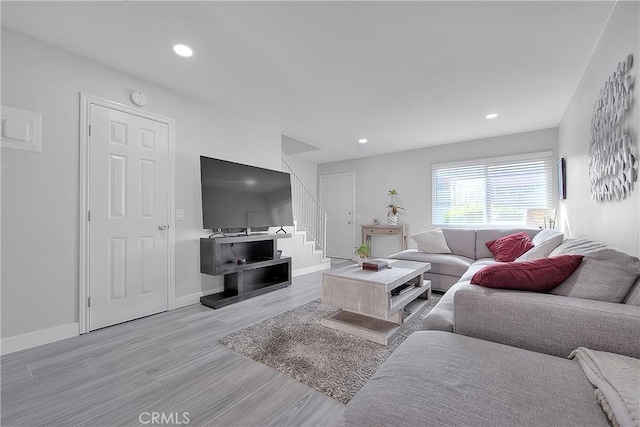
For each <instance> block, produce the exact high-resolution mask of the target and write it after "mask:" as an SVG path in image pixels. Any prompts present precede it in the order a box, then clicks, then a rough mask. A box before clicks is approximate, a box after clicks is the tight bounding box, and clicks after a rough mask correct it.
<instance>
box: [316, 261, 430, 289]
mask: <svg viewBox="0 0 640 427" xmlns="http://www.w3.org/2000/svg"><path fill="white" fill-rule="evenodd" d="M376 259H382V260H384V261H387V263H389V267H391V268H385V269H383V270H379V271H371V270H364V269H363V268H362V267H361V266H360V265H350V266H348V267H344V268H340V269H338V270H334V271H329V272H327V273H324V276H331V277H340V278H344V279H351V280H355V281H358V282H366V283H371V284H373V285H378V286H384V287H385V290H386V291H390V290H391V289H394V288H396V287H398V286H400V285H402V284H403V283H405V282H407V281H408V280H410V279H412V278H414V277H416V275H418V274H422V273H424V272H425V271H429V269H430V268H431V264H429V263H428V262H418V261H405V260H399V259H385V258H376Z"/></svg>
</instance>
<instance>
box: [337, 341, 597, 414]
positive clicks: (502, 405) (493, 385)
mask: <svg viewBox="0 0 640 427" xmlns="http://www.w3.org/2000/svg"><path fill="white" fill-rule="evenodd" d="M336 424H337V425H342V426H367V427H370V426H445V425H446V426H465V427H466V426H510V427H511V426H523V425H526V426H545V427H546V426H551V425H575V426H608V425H609V423H608V421H607V418H606V416H605V415H604V413H603V412H602V410H601V409H600V406H599V405H598V403H597V401H596V398H595V396H594V394H593V387H592V386H591V383H589V381H588V380H587V377H586V376H585V375H584V373H583V371H582V369H581V368H580V365H579V364H578V363H577V362H575V361H572V360H567V359H563V358H559V357H554V356H549V355H546V354H540V353H534V352H530V351H527V350H522V349H518V348H515V347H508V346H505V345H502V344H496V343H492V342H488V341H481V340H478V339H474V338H469V337H465V336H460V335H455V334H448V333H443V332H436V331H429V332H415V333H414V334H412V335H411V336H410V337H409V338H407V340H406V341H405V342H404V343H403V344H402V345H401V346H400V347H398V349H397V350H396V351H395V352H394V353H393V354H392V355H391V357H390V358H389V359H388V360H387V361H386V362H385V363H384V365H383V366H382V367H381V368H380V369H379V370H378V372H376V374H375V375H374V376H373V378H372V379H371V380H369V381H368V382H367V383H366V384H365V385H364V387H363V388H362V389H361V390H360V391H359V392H358V393H357V394H356V395H355V397H354V398H353V399H352V400H351V402H349V404H347V406H346V407H345V409H344V412H343V413H342V414H341V416H340V418H339V419H338V420H337V422H336Z"/></svg>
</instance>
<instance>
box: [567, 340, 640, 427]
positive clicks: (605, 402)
mask: <svg viewBox="0 0 640 427" xmlns="http://www.w3.org/2000/svg"><path fill="white" fill-rule="evenodd" d="M569 359H575V360H577V361H578V362H579V363H580V366H582V369H583V370H584V373H585V374H586V375H587V378H588V379H589V381H591V384H593V385H594V387H596V390H595V394H596V398H597V399H598V402H599V403H600V405H601V406H602V409H603V410H604V412H605V413H606V414H607V416H608V417H609V420H610V421H611V423H612V424H613V425H614V426H622V427H627V426H629V427H638V426H639V424H640V360H639V359H634V358H633V357H628V356H622V355H619V354H614V353H607V352H605V351H594V350H589V349H588V348H584V347H578V349H576V350H574V351H572V352H571V354H570V355H569Z"/></svg>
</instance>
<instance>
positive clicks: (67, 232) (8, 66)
mask: <svg viewBox="0 0 640 427" xmlns="http://www.w3.org/2000/svg"><path fill="white" fill-rule="evenodd" d="M133 90H142V91H143V92H145V93H146V95H147V97H148V99H149V103H148V105H147V107H145V110H148V111H150V112H153V113H157V114H161V115H164V116H167V117H171V118H173V119H175V121H176V209H184V210H185V213H186V215H185V216H186V219H185V221H183V222H177V223H176V251H175V254H176V271H175V276H176V296H185V295H190V294H195V293H198V292H201V291H204V292H210V291H211V290H216V289H218V288H219V286H220V281H219V279H218V278H214V277H211V276H205V275H201V274H200V272H199V271H200V267H199V244H198V239H199V238H200V237H202V236H204V235H205V233H204V230H203V229H202V217H201V201H200V175H199V170H200V168H199V155H201V154H203V155H206V156H210V157H218V158H223V159H227V160H233V161H237V162H242V163H248V164H252V165H256V166H261V167H267V168H272V169H277V170H280V167H281V162H280V132H279V129H273V128H271V127H270V126H266V125H261V124H259V123H256V122H255V121H252V120H248V119H247V118H245V117H241V116H239V115H236V114H233V113H232V112H230V111H226V110H224V109H221V108H217V107H215V106H211V105H208V104H205V103H202V102H200V101H198V100H196V99H194V98H190V97H187V96H183V95H180V94H177V93H175V92H173V91H171V90H168V89H166V88H163V87H161V86H158V85H155V84H152V83H150V82H148V81H145V80H141V79H138V78H135V77H133V76H130V75H127V74H124V73H121V72H118V71H116V70H114V69H111V68H108V67H105V66H103V65H101V64H98V63H96V62H93V61H90V60H87V59H85V58H82V57H79V56H76V55H73V54H71V53H69V52H66V51H63V50H60V49H58V48H55V47H52V46H50V45H48V44H45V43H43V42H40V41H37V40H35V39H32V38H29V37H26V36H24V35H21V34H19V33H16V32H14V31H11V30H7V29H5V28H3V29H2V104H3V105H8V106H12V107H17V108H22V109H26V110H31V111H36V112H41V113H42V115H43V116H42V117H43V125H42V126H43V141H42V146H43V149H42V152H41V153H31V152H26V151H15V150H9V149H2V208H3V211H2V337H3V338H6V337H12V336H16V335H20V334H25V333H28V332H32V331H38V330H43V329H47V328H52V327H55V326H59V325H66V324H70V323H74V322H78V265H79V259H78V203H79V202H78V186H79V183H78V179H79V178H78V177H79V148H78V147H79V136H78V129H79V114H80V108H79V93H80V92H86V93H89V94H91V95H96V96H99V97H103V98H107V99H110V100H113V101H116V102H120V103H123V104H127V105H131V104H130V101H129V94H130V93H131V92H132V91H133Z"/></svg>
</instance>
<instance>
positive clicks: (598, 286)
mask: <svg viewBox="0 0 640 427" xmlns="http://www.w3.org/2000/svg"><path fill="white" fill-rule="evenodd" d="M557 255H584V256H585V258H584V259H583V260H582V264H581V265H580V267H578V269H577V270H576V271H575V272H574V273H573V274H572V275H571V276H570V277H569V278H568V279H567V280H565V281H564V283H562V284H561V285H560V286H558V287H557V288H555V289H553V290H552V291H551V293H552V294H554V295H564V296H569V297H574V298H586V299H594V300H598V301H608V302H622V301H623V300H624V299H625V297H626V296H627V294H628V293H629V290H630V289H631V287H632V286H633V284H634V283H635V281H636V280H637V279H638V276H640V260H639V259H638V258H636V257H634V256H631V255H629V254H627V253H625V252H622V251H619V250H617V249H615V248H612V247H610V246H607V245H605V244H603V243H599V242H594V241H592V240H587V239H567V240H565V241H564V242H563V243H562V244H560V246H558V247H557V248H556V249H554V250H553V251H552V252H551V254H550V256H557Z"/></svg>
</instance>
